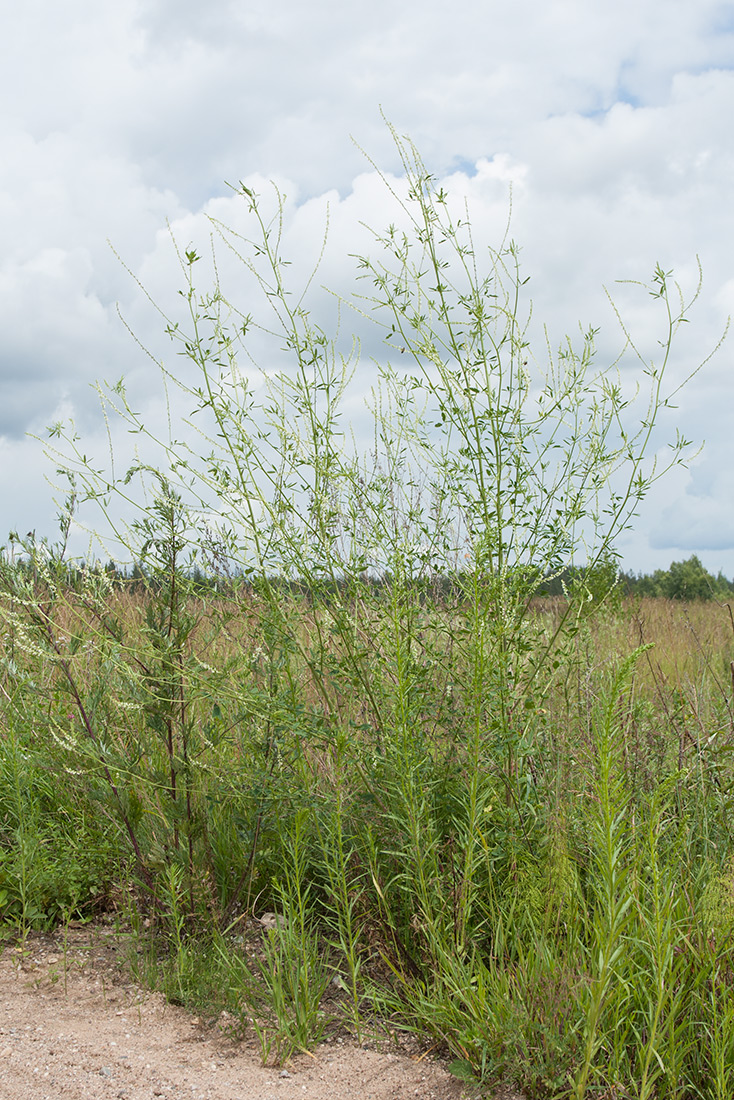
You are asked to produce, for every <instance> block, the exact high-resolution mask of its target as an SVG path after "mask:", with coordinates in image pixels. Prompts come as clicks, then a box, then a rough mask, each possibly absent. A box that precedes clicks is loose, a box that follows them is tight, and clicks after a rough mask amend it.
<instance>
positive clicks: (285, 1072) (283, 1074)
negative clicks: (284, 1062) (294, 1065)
mask: <svg viewBox="0 0 734 1100" xmlns="http://www.w3.org/2000/svg"><path fill="white" fill-rule="evenodd" d="M280 1076H281V1077H290V1073H289V1072H288V1070H287V1069H282V1070H281V1071H280Z"/></svg>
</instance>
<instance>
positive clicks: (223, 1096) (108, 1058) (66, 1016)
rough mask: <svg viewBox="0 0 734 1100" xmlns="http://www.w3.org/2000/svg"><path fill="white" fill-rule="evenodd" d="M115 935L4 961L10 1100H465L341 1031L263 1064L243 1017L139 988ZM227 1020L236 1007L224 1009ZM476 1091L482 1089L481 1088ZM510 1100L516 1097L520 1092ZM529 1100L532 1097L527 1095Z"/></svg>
mask: <svg viewBox="0 0 734 1100" xmlns="http://www.w3.org/2000/svg"><path fill="white" fill-rule="evenodd" d="M119 954H120V951H119V944H118V942H116V938H115V935H114V932H113V931H112V930H106V929H104V928H96V929H89V928H88V927H81V928H79V927H72V928H70V929H69V930H68V932H67V941H66V951H65V952H64V941H63V935H62V934H61V933H57V934H56V935H40V934H33V935H31V936H29V938H28V939H27V940H26V942H25V944H24V945H22V946H21V945H15V946H14V945H12V944H11V945H6V946H5V949H4V950H3V951H2V956H1V957H0V1098H2V1100H154V1098H158V1097H163V1098H165V1100H245V1098H246V1100H296V1098H299V1100H403V1098H405V1100H407V1098H408V1097H410V1098H411V1100H415V1098H416V1097H417V1098H418V1100H460V1098H461V1097H462V1096H464V1097H466V1096H467V1095H468V1094H467V1092H466V1091H465V1090H462V1085H461V1082H459V1081H457V1080H456V1078H453V1077H451V1076H450V1074H449V1073H447V1071H446V1069H445V1066H444V1065H443V1064H442V1063H441V1062H440V1061H439V1060H436V1059H434V1058H433V1057H432V1056H431V1054H430V1053H428V1054H427V1053H425V1052H422V1051H420V1050H419V1049H418V1048H416V1049H415V1050H413V1051H410V1050H407V1051H399V1052H394V1051H389V1050H386V1049H383V1050H378V1049H366V1048H364V1047H359V1046H356V1045H354V1044H353V1043H352V1042H350V1041H349V1040H348V1039H347V1038H339V1037H333V1038H332V1039H331V1040H330V1041H328V1042H324V1043H322V1044H321V1045H320V1046H319V1047H318V1048H317V1049H316V1050H315V1052H314V1054H313V1055H312V1056H307V1055H303V1054H301V1055H298V1056H296V1057H294V1058H293V1059H292V1060H291V1061H290V1062H289V1063H288V1064H287V1066H286V1067H270V1066H269V1067H263V1065H262V1064H261V1061H260V1058H259V1055H258V1049H257V1047H256V1046H254V1045H253V1044H251V1043H248V1042H247V1041H246V1040H244V1041H241V1040H237V1039H236V1038H235V1037H234V1036H233V1029H232V1025H231V1021H228V1020H227V1019H226V1018H224V1019H223V1018H220V1020H218V1021H215V1022H214V1023H211V1022H206V1021H203V1020H200V1019H198V1018H196V1017H194V1016H191V1015H190V1013H188V1012H186V1011H185V1010H184V1009H182V1008H179V1007H176V1006H174V1005H171V1004H168V1003H166V1001H165V999H164V998H163V996H162V994H160V993H151V992H149V991H146V990H143V989H140V988H139V987H137V986H134V985H132V984H130V982H129V981H128V980H126V979H125V971H124V968H122V967H121V966H120V964H119ZM223 1015H224V1014H223ZM474 1095H475V1096H476V1093H475V1094H474ZM502 1095H503V1097H504V1100H512V1097H513V1095H515V1096H516V1094H511V1093H509V1092H506V1093H503V1094H502ZM497 1100H500V1094H497ZM517 1100H521V1098H519V1097H517Z"/></svg>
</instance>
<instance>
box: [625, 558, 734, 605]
mask: <svg viewBox="0 0 734 1100" xmlns="http://www.w3.org/2000/svg"><path fill="white" fill-rule="evenodd" d="M619 582H620V585H622V586H623V587H624V588H626V589H627V591H628V592H629V594H630V595H633V596H662V597H664V598H666V599H669V600H730V599H731V598H732V596H734V580H731V581H730V580H728V579H727V578H726V577H725V576H724V574H723V573H721V572H719V574H718V575H717V576H716V577H715V576H714V575H713V573H709V571H708V570H707V569H705V568H704V567H703V565H702V564H701V562H700V561H699V559H698V558H697V557H696V555H695V554H694V555H693V556H692V557H690V558H688V559H687V560H686V561H674V562H672V563H671V565H670V568H669V569H656V570H655V572H654V573H620V575H619Z"/></svg>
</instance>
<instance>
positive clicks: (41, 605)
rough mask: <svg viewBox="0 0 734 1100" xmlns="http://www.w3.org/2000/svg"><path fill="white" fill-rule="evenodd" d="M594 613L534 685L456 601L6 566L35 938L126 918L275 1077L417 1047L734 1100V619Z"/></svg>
mask: <svg viewBox="0 0 734 1100" xmlns="http://www.w3.org/2000/svg"><path fill="white" fill-rule="evenodd" d="M472 583H474V584H475V585H476V578H474V581H473V582H472ZM612 596H614V594H612ZM569 606H570V605H569V601H567V600H563V599H560V598H559V599H553V600H551V599H545V600H543V599H535V600H534V601H533V602H532V603H531V605H530V606H529V607H528V608H527V609H526V613H525V617H524V619H523V624H524V625H523V633H522V637H523V638H524V639H525V643H526V644H525V645H524V646H518V645H515V646H514V647H513V649H512V654H513V660H514V662H515V664H514V666H513V667H507V668H505V669H502V668H501V667H498V654H499V655H500V656H501V649H498V646H497V628H496V622H495V619H494V617H493V616H494V605H493V604H492V603H491V602H488V603H486V604H485V603H484V602H483V600H482V593H479V592H477V591H476V590H475V591H474V595H473V598H472V593H471V592H470V591H468V590H467V589H466V586H465V585H463V584H462V583H458V582H457V583H456V584H455V585H454V586H453V588H450V589H446V588H444V589H443V590H442V591H440V592H434V593H433V595H431V593H429V592H427V591H426V590H425V589H423V588H420V587H419V586H417V585H410V584H405V585H403V586H400V585H399V584H398V583H397V582H395V583H393V584H383V585H379V586H378V585H375V584H369V583H368V582H367V581H364V583H362V584H361V585H360V586H359V587H358V588H357V589H354V590H350V589H348V588H346V587H342V588H338V587H337V588H336V589H334V588H331V589H329V590H324V591H323V592H321V593H319V592H317V591H314V592H311V593H303V592H294V591H292V590H289V589H287V588H285V587H284V586H280V587H277V588H276V589H275V590H274V591H273V590H271V591H260V590H258V587H257V586H253V585H244V584H242V585H241V586H240V587H239V588H238V587H237V586H232V587H231V588H230V590H229V591H222V590H220V591H219V592H217V591H216V590H214V589H213V588H209V589H207V587H206V586H204V585H202V584H201V583H198V584H195V583H194V582H193V581H191V580H190V579H188V578H186V577H185V576H183V575H182V576H178V577H175V576H174V578H173V579H172V580H170V582H169V584H168V585H165V584H164V585H161V584H158V585H153V584H150V583H148V584H146V583H145V582H144V581H142V580H140V579H139V580H137V581H135V582H123V581H121V580H119V579H118V580H114V579H113V578H110V576H109V575H107V574H105V573H104V572H103V571H97V572H96V573H93V572H90V573H89V574H88V575H82V574H79V575H77V576H76V577H73V578H67V579H66V580H65V581H64V582H63V583H62V581H61V580H59V578H58V577H54V576H53V575H52V574H51V572H50V571H49V570H48V569H47V570H46V571H45V572H44V571H43V570H42V569H38V570H36V571H35V573H34V572H33V571H31V570H30V569H28V568H26V567H23V566H21V565H18V564H16V565H14V566H12V567H11V565H10V564H7V563H6V570H5V594H4V597H3V608H2V614H3V619H4V624H5V625H4V632H3V634H4V636H3V665H2V668H3V676H2V682H1V690H2V718H1V721H2V740H1V742H0V815H1V817H0V822H1V827H2V837H1V840H2V848H1V851H0V859H1V863H0V899H1V901H0V904H1V905H2V910H1V911H2V917H3V920H4V922H5V925H6V928H7V929H8V931H9V932H10V931H11V930H17V931H19V932H20V934H21V935H22V934H24V933H25V932H26V931H27V930H28V929H30V928H34V927H48V926H50V925H52V924H54V923H58V922H67V921H69V920H71V919H77V918H79V917H88V918H90V919H92V918H93V917H94V916H95V914H97V913H99V912H101V911H105V910H110V909H114V910H115V911H116V912H117V913H118V914H119V918H120V921H121V922H129V923H130V924H131V926H132V927H133V929H134V930H135V932H136V934H137V936H138V937H139V939H140V943H141V944H144V945H145V950H144V953H143V954H142V956H141V955H137V956H135V957H136V958H137V959H138V962H137V967H138V973H139V976H141V977H143V978H144V979H145V980H147V981H149V982H151V983H152V984H155V985H158V986H159V987H161V988H162V989H164V991H165V992H166V994H167V995H168V996H169V997H170V998H172V999H173V1000H175V1001H177V1002H180V1003H184V1004H187V1005H191V1006H196V1009H197V1011H204V1012H207V1011H208V1012H212V1013H215V1012H217V1011H219V1010H221V1009H223V1008H226V1009H227V1010H228V1011H229V1012H230V1013H232V1014H233V1015H234V1016H235V1017H236V1018H237V1019H238V1020H239V1021H240V1023H241V1026H242V1028H243V1030H246V1029H248V1028H254V1029H255V1030H256V1032H257V1035H258V1036H259V1039H260V1043H261V1048H262V1054H263V1058H264V1059H265V1058H268V1057H270V1058H278V1059H284V1058H287V1057H288V1055H289V1054H290V1053H291V1052H292V1051H293V1050H296V1049H300V1048H308V1047H309V1046H311V1045H313V1044H314V1043H315V1042H316V1041H317V1040H318V1039H319V1037H320V1036H321V1035H323V1034H324V1032H325V1031H328V1030H329V1029H334V1028H335V1027H346V1028H348V1029H349V1030H350V1031H351V1032H352V1033H354V1034H356V1035H358V1036H362V1035H364V1034H369V1033H371V1032H372V1031H373V1030H376V1029H383V1030H388V1031H389V1030H395V1029H400V1028H406V1029H412V1030H415V1031H417V1032H418V1033H420V1034H422V1035H424V1036H429V1037H430V1038H431V1040H432V1041H433V1042H435V1043H437V1044H440V1046H441V1047H442V1048H443V1049H446V1050H447V1051H448V1052H450V1054H451V1055H452V1057H453V1069H454V1071H455V1072H456V1073H458V1074H460V1075H464V1076H465V1077H466V1079H467V1080H474V1079H479V1080H481V1081H482V1082H483V1083H484V1085H485V1086H487V1087H488V1086H489V1085H490V1084H491V1082H492V1081H497V1080H501V1079H510V1080H514V1081H515V1082H516V1083H517V1085H518V1086H520V1087H521V1088H522V1089H523V1090H524V1091H525V1093H526V1094H527V1095H528V1096H529V1097H562V1096H577V1097H580V1096H584V1095H588V1096H602V1095H604V1096H609V1097H612V1096H619V1097H622V1096H630V1095H632V1096H641V1097H643V1096H644V1097H680V1098H683V1097H707V1098H708V1097H711V1098H713V1097H719V1098H721V1100H724V1098H725V1097H730V1096H731V1095H732V1094H733V1093H734V973H733V972H732V964H731V958H732V954H731V933H732V929H733V928H734V865H733V864H732V838H731V820H732V813H731V811H732V778H733V777H732V757H731V750H732V746H733V745H734V714H733V711H734V691H733V687H734V684H733V682H732V668H733V667H734V666H733V665H732V661H733V660H734V629H733V627H732V618H731V610H730V608H729V607H728V606H721V605H718V604H716V603H713V602H710V603H695V604H690V605H685V604H682V603H680V602H676V601H663V600H642V601H637V602H624V601H621V600H616V601H615V600H614V599H611V598H610V599H609V600H608V601H607V603H605V604H603V605H602V606H600V607H594V609H593V614H591V613H590V612H586V613H585V614H586V616H587V617H586V618H585V617H584V615H582V614H580V613H577V614H576V615H575V617H574V618H573V619H572V621H571V622H569ZM540 652H543V653H545V652H549V653H552V654H553V655H554V656H553V658H552V660H547V661H546V663H545V664H544V665H543V669H544V670H545V671H544V672H543V674H542V675H541V673H540V670H539V664H538V660H537V656H536V655H537V654H538V653H540ZM518 654H519V655H520V656H518ZM265 912H271V913H275V914H277V915H278V918H279V923H275V927H274V928H273V929H272V930H271V931H270V932H269V933H268V934H267V935H266V936H265V938H264V940H262V945H261V947H258V949H257V950H256V951H251V950H249V949H248V948H247V944H248V943H249V942H250V941H249V939H248V934H247V929H248V927H250V925H249V923H248V918H250V917H252V916H257V917H261V916H262V914H263V913H265ZM257 942H258V944H260V939H258V940H257ZM140 959H142V960H143V961H142V962H141V961H140ZM334 979H336V985H335V983H334ZM337 986H338V994H335V992H334V991H335V988H336V987H337Z"/></svg>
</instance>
